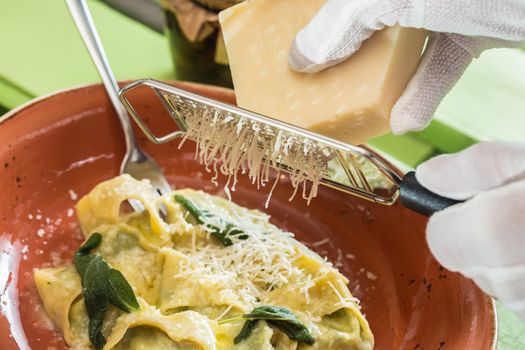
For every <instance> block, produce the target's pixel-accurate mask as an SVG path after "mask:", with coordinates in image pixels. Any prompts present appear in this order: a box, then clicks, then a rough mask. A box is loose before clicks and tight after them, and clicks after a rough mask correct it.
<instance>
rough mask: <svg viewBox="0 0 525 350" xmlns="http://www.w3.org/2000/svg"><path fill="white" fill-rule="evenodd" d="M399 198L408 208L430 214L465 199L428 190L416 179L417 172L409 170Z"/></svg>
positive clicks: (400, 188)
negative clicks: (456, 198)
mask: <svg viewBox="0 0 525 350" xmlns="http://www.w3.org/2000/svg"><path fill="white" fill-rule="evenodd" d="M399 200H400V201H401V204H403V205H404V206H405V207H407V208H408V209H411V210H413V211H415V212H418V213H420V214H423V215H425V216H430V215H432V214H434V213H435V212H438V211H441V210H443V209H445V208H448V207H450V206H452V205H454V204H457V203H461V202H463V201H459V200H455V199H451V198H447V197H442V196H440V195H438V194H435V193H434V192H431V191H429V190H427V189H426V188H425V187H423V186H422V185H421V184H420V183H419V181H417V179H416V173H415V172H413V171H411V172H408V173H407V174H406V175H405V176H404V177H403V180H402V181H401V184H400V186H399Z"/></svg>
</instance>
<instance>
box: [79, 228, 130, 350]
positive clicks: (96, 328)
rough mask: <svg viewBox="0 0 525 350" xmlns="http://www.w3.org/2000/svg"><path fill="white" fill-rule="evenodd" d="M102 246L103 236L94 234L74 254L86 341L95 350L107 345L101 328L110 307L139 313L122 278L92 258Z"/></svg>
mask: <svg viewBox="0 0 525 350" xmlns="http://www.w3.org/2000/svg"><path fill="white" fill-rule="evenodd" d="M101 242H102V235H100V233H93V234H92V235H91V236H90V237H89V239H88V240H87V241H86V242H85V243H84V244H83V245H82V246H80V248H79V249H78V250H77V252H76V253H75V268H76V270H77V272H78V274H79V276H80V283H81V285H82V295H83V296H84V304H85V305H86V312H87V315H88V318H89V323H88V336H89V341H90V342H91V344H93V346H94V347H95V349H96V350H101V349H102V348H103V347H104V345H105V344H106V338H105V337H104V335H103V334H102V325H103V322H104V316H105V314H106V311H107V310H108V307H109V305H110V304H111V305H113V306H115V307H117V308H119V309H121V310H122V311H125V312H130V311H132V310H133V311H135V310H138V309H140V306H139V304H138V302H137V299H136V298H135V294H134V293H133V289H132V288H131V286H130V284H129V283H128V281H126V278H125V277H124V275H122V273H120V271H118V270H115V269H112V268H111V266H109V264H108V263H107V262H106V261H105V260H104V259H103V258H102V256H100V255H98V254H91V251H92V250H93V249H95V248H97V247H98V246H99V245H100V243H101Z"/></svg>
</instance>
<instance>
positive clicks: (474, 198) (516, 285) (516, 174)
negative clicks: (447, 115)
mask: <svg viewBox="0 0 525 350" xmlns="http://www.w3.org/2000/svg"><path fill="white" fill-rule="evenodd" d="M416 178H417V180H418V181H419V182H420V183H421V185H423V186H424V187H426V188H427V189H429V190H430V191H432V192H434V193H437V194H439V195H442V196H445V197H449V198H453V199H461V200H466V202H464V203H460V204H456V205H454V206H452V207H449V208H447V209H445V210H443V211H441V212H438V213H436V214H434V215H432V217H431V218H430V220H429V222H428V226H427V233H426V234H427V242H428V245H429V247H430V250H431V251H432V254H434V256H435V257H436V259H437V260H438V261H439V262H440V263H441V265H443V266H444V267H446V268H447V269H449V270H452V271H458V272H460V273H462V274H463V275H465V276H467V277H470V278H472V279H473V280H474V281H475V282H476V284H477V285H478V286H479V287H480V288H481V289H483V291H485V292H486V293H487V294H490V295H492V296H494V297H496V298H497V299H499V300H500V301H501V302H502V303H503V304H504V305H505V306H506V307H508V308H509V309H511V310H513V311H514V312H516V313H517V314H518V315H519V316H520V317H521V318H522V320H524V321H525V143H509V142H487V143H480V144H477V145H474V146H472V147H470V148H468V149H466V150H464V151H462V152H460V153H458V154H454V155H443V156H438V157H436V158H433V159H431V160H429V161H427V162H425V163H423V164H422V165H420V166H419V167H418V168H417V169H416Z"/></svg>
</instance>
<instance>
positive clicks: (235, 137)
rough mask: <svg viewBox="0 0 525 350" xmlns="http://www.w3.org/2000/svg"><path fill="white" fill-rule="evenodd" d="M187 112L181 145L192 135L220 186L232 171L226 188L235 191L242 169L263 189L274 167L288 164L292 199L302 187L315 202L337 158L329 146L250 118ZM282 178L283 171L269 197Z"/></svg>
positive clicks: (200, 157) (199, 155)
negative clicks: (219, 176)
mask: <svg viewBox="0 0 525 350" xmlns="http://www.w3.org/2000/svg"><path fill="white" fill-rule="evenodd" d="M185 116H186V118H185V123H186V127H187V132H186V135H185V137H184V138H183V139H182V141H181V143H180V145H179V147H182V145H183V144H184V143H185V142H186V140H187V139H188V138H190V139H192V140H194V141H195V142H196V149H195V158H196V159H197V160H198V161H199V162H200V163H201V164H203V165H204V167H205V169H206V171H207V172H212V173H213V174H214V176H213V178H212V182H213V183H214V184H215V185H217V184H218V182H217V178H218V175H219V173H221V174H223V175H226V176H228V179H227V183H226V186H227V187H229V188H231V190H232V191H235V186H236V184H237V181H238V180H237V175H238V173H239V172H241V174H247V175H248V177H249V179H250V180H251V182H252V183H253V184H254V185H256V186H257V189H261V188H262V187H265V186H266V185H267V184H268V182H269V181H270V179H271V173H270V168H278V164H282V165H285V166H286V167H287V168H288V169H289V170H290V171H289V172H288V174H289V178H290V181H291V185H292V187H293V188H294V192H293V194H292V196H291V197H290V200H292V199H293V198H294V196H295V195H296V194H297V192H298V191H299V188H300V187H302V190H301V195H302V197H303V198H304V199H306V200H307V201H308V202H310V200H311V199H312V198H314V197H315V196H316V195H317V190H318V186H319V182H320V180H321V178H322V177H324V176H325V175H326V174H327V172H328V163H329V161H330V159H332V158H333V157H334V156H333V155H330V154H328V153H329V152H328V149H327V148H326V147H325V146H322V145H320V144H318V143H316V142H312V141H309V140H306V139H303V138H299V137H297V136H295V135H293V134H291V133H289V132H287V131H284V130H277V129H275V128H273V127H270V126H268V125H263V124H261V123H259V122H256V121H253V120H248V119H246V118H245V117H239V116H236V117H234V116H232V115H231V114H222V113H220V112H219V111H209V110H208V109H203V108H195V110H194V111H193V113H185ZM278 179H279V174H277V177H276V182H275V183H274V184H273V186H272V187H271V189H270V192H269V195H268V201H269V198H270V196H271V193H272V191H273V190H274V188H275V186H276V184H277V181H278Z"/></svg>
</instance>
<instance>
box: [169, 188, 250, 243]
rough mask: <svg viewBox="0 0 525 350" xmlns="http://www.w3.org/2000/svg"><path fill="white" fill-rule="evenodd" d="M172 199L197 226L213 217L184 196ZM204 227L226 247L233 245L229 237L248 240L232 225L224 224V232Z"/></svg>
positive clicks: (209, 226)
mask: <svg viewBox="0 0 525 350" xmlns="http://www.w3.org/2000/svg"><path fill="white" fill-rule="evenodd" d="M174 198H175V201H176V202H178V203H179V204H180V205H182V206H183V207H184V209H186V210H187V211H188V212H189V213H190V214H191V216H193V218H194V219H195V221H197V223H198V224H199V225H203V224H204V220H205V218H206V217H212V216H213V214H211V213H210V212H208V211H207V210H204V209H200V208H199V207H197V206H196V205H195V204H194V203H193V202H192V201H190V200H189V199H188V198H186V197H184V196H181V195H180V194H176V195H175V197H174ZM206 227H207V228H209V229H210V230H211V234H212V235H213V236H215V237H216V238H217V239H218V240H219V241H220V242H221V243H222V244H223V245H224V246H226V247H227V246H230V245H232V244H233V242H232V240H231V239H230V238H229V237H231V236H236V237H237V238H238V239H248V235H247V234H246V233H245V232H244V231H242V230H241V229H240V228H238V227H237V226H235V225H234V224H232V223H228V222H226V223H224V227H225V228H224V230H221V229H220V228H218V227H217V226H214V225H207V226H206Z"/></svg>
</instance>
